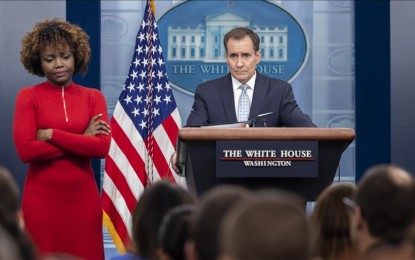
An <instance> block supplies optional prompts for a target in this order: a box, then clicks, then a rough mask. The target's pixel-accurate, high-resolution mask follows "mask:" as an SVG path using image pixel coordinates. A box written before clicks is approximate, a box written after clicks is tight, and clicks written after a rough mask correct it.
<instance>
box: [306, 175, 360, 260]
mask: <svg viewBox="0 0 415 260" xmlns="http://www.w3.org/2000/svg"><path fill="white" fill-rule="evenodd" d="M355 192H356V185H355V184H353V183H337V184H332V185H330V186H328V187H327V188H326V189H325V190H324V191H323V192H322V193H321V194H320V195H319V196H318V198H317V200H316V204H315V206H314V209H313V212H312V213H311V216H310V231H311V232H310V235H311V236H312V241H311V242H312V245H311V254H312V256H313V257H322V258H323V259H325V260H330V259H333V260H335V259H340V258H343V259H351V258H353V257H352V255H355V254H356V249H355V247H354V244H353V243H352V240H351V235H350V219H349V214H348V211H347V208H346V207H345V206H344V204H343V198H344V197H354V195H355Z"/></svg>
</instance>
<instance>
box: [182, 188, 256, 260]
mask: <svg viewBox="0 0 415 260" xmlns="http://www.w3.org/2000/svg"><path fill="white" fill-rule="evenodd" d="M250 197H251V192H250V191H249V190H247V189H245V188H243V187H240V186H232V185H219V186H216V187H214V188H212V189H210V190H208V191H207V192H206V193H204V194H203V195H202V197H201V198H200V201H199V207H198V208H197V209H196V212H195V214H194V218H193V220H192V228H191V240H192V242H189V243H188V244H187V245H186V251H187V252H186V253H187V257H188V259H189V258H190V259H198V260H215V259H216V258H217V256H218V255H219V241H218V238H219V228H220V224H221V221H222V218H223V216H224V215H225V214H226V212H227V211H228V210H229V209H230V208H231V207H232V206H233V205H234V204H235V203H237V202H238V201H239V200H242V199H247V198H250Z"/></svg>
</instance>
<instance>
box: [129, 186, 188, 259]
mask: <svg viewBox="0 0 415 260" xmlns="http://www.w3.org/2000/svg"><path fill="white" fill-rule="evenodd" d="M195 202H196V198H195V197H194V196H192V195H191V194H190V193H189V192H188V191H187V190H185V189H184V188H182V187H180V186H178V185H177V184H174V183H172V182H169V181H165V180H161V181H158V182H156V183H154V184H152V185H150V186H149V187H147V188H146V189H145V190H144V192H143V194H142V195H141V197H140V199H139V201H138V203H137V205H136V207H135V209H134V212H133V242H134V246H135V247H136V253H137V254H138V255H140V256H141V257H145V258H148V259H155V258H156V250H157V248H158V243H157V232H158V228H159V226H160V224H161V222H162V219H163V217H164V215H165V214H166V213H167V212H168V211H169V210H170V209H172V208H174V207H175V206H178V205H183V204H194V203H195Z"/></svg>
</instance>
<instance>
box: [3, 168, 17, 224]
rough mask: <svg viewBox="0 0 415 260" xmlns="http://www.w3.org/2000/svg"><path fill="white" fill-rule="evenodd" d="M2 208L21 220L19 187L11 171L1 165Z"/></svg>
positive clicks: (9, 214)
mask: <svg viewBox="0 0 415 260" xmlns="http://www.w3.org/2000/svg"><path fill="white" fill-rule="evenodd" d="M0 210H3V211H4V213H5V214H7V215H8V216H11V217H12V218H15V220H16V221H19V213H20V191H19V187H18V186H17V183H16V182H15V180H14V179H13V176H12V175H11V173H10V172H9V171H8V170H7V169H6V168H4V167H0Z"/></svg>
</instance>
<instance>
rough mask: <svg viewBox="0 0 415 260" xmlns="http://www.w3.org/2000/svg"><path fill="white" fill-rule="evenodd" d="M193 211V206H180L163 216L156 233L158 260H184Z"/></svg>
mask: <svg viewBox="0 0 415 260" xmlns="http://www.w3.org/2000/svg"><path fill="white" fill-rule="evenodd" d="M194 211H195V206H194V205H189V204H187V205H180V206H176V207H174V208H172V209H171V210H169V211H168V212H167V214H166V215H165V216H164V218H163V221H162V223H161V226H160V228H159V231H158V243H159V250H158V253H159V254H158V256H159V259H171V260H182V259H185V254H184V247H185V243H186V241H187V240H188V238H189V234H190V219H191V217H192V214H193V212H194ZM164 256H165V257H164Z"/></svg>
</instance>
